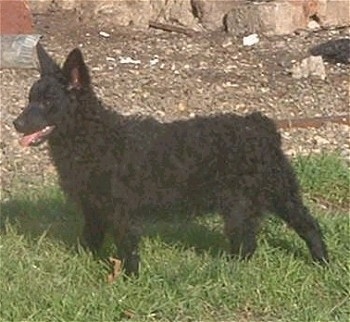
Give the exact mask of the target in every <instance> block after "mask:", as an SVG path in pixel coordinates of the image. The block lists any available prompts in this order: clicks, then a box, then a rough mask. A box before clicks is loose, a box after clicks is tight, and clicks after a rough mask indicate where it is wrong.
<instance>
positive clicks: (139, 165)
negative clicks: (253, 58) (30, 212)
mask: <svg viewBox="0 0 350 322" xmlns="http://www.w3.org/2000/svg"><path fill="white" fill-rule="evenodd" d="M38 56H39V60H40V67H41V78H40V79H39V80H38V81H37V82H36V83H35V84H34V85H33V86H32V88H31V90H30V94H29V104H28V106H27V107H26V108H25V109H24V111H23V112H22V113H21V115H20V116H19V117H18V118H17V119H16V120H15V121H14V126H15V128H16V129H17V131H18V132H21V133H23V134H24V136H23V138H22V139H21V144H22V145H23V146H31V145H37V144H39V143H41V142H43V141H44V140H46V139H47V140H48V144H49V149H50V153H51V156H52V160H53V162H54V164H55V166H56V168H57V172H58V174H59V177H60V182H61V186H62V188H63V190H64V191H65V193H66V194H67V195H68V196H69V197H70V198H72V199H73V200H74V201H75V202H76V203H77V204H78V205H79V206H80V208H81V210H82V212H83V214H84V217H85V227H84V236H85V240H86V242H87V245H88V246H89V247H90V248H91V249H92V250H93V251H96V250H98V249H99V248H100V246H101V245H102V242H103V238H104V235H105V231H106V228H107V227H112V228H113V234H114V237H115V241H116V243H117V247H118V252H119V257H120V258H121V259H122V260H123V263H124V268H125V270H126V272H127V273H134V272H137V270H138V263H139V256H138V243H139V239H140V236H141V232H140V217H141V216H142V215H143V214H147V213H149V215H152V212H153V211H155V210H157V211H159V210H160V211H167V210H171V209H172V207H174V205H175V204H177V203H178V202H181V204H184V206H185V207H186V208H185V209H187V211H189V212H193V211H197V212H198V211H199V212H202V213H205V212H208V211H217V212H219V213H220V214H221V215H222V216H223V218H224V223H225V233H226V235H227V237H228V239H229V241H230V245H231V252H232V254H238V255H241V256H242V257H243V258H249V257H250V256H251V255H252V254H253V253H254V251H255V248H256V234H257V231H258V224H259V221H260V219H262V217H263V213H265V212H272V213H274V214H276V215H277V216H279V217H280V218H282V219H283V220H284V221H286V222H287V223H288V224H289V225H290V226H291V227H292V228H294V229H295V231H296V232H297V233H298V234H299V236H300V237H301V238H303V239H304V240H305V242H306V244H307V246H308V247H309V249H310V252H311V255H312V257H313V259H314V260H316V261H319V262H327V261H328V255H327V250H326V246H325V243H324V242H323V238H322V234H321V231H320V227H319V225H318V223H317V222H316V221H315V219H314V218H313V217H312V216H311V215H310V213H309V211H308V209H307V208H306V207H305V206H304V205H303V202H302V198H301V196H300V193H299V187H298V183H297V180H296V176H295V174H294V172H293V169H292V167H291V165H290V163H289V162H288V160H287V158H286V157H285V155H284V154H283V152H282V150H281V139H280V135H279V134H278V132H277V130H276V127H275V124H274V123H273V121H272V120H270V119H268V118H267V117H265V116H263V115H261V114H260V113H252V114H250V115H248V116H246V117H241V116H236V115H219V116H211V117H196V118H194V119H191V120H186V121H176V122H172V123H168V124H162V123H159V122H157V121H156V120H154V119H153V118H136V117H126V116H122V115H120V114H118V113H116V112H112V111H110V110H108V109H106V108H104V106H103V104H102V103H101V102H100V101H99V100H98V99H97V98H96V96H95V94H94V92H93V89H92V86H91V84H90V76H89V72H88V69H87V67H86V65H85V63H84V60H83V57H82V54H81V52H80V51H79V50H78V49H74V50H73V51H72V52H71V53H70V54H69V55H68V58H67V60H66V62H65V63H64V65H63V67H62V69H61V68H60V67H59V66H58V65H57V64H56V63H55V62H54V61H53V60H52V59H51V58H50V57H49V56H48V55H47V53H46V52H45V51H44V49H43V48H42V47H41V46H40V45H39V46H38Z"/></svg>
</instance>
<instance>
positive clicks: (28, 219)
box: [0, 191, 226, 256]
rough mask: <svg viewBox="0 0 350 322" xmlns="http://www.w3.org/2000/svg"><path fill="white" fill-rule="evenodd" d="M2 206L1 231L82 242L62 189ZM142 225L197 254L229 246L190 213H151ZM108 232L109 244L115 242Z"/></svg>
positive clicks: (68, 243) (73, 244)
mask: <svg viewBox="0 0 350 322" xmlns="http://www.w3.org/2000/svg"><path fill="white" fill-rule="evenodd" d="M0 207H1V208H0V209H1V220H0V223H1V226H0V227H1V231H5V230H6V224H11V225H13V226H15V227H16V231H17V232H18V233H19V234H22V235H24V236H26V237H28V238H31V239H34V240H35V239H37V238H39V237H40V236H42V235H43V234H44V233H45V234H46V236H47V237H49V238H52V239H55V240H58V241H60V242H63V243H64V244H65V245H66V246H67V247H69V248H71V247H74V248H75V247H77V246H78V244H79V239H80V236H81V232H82V227H83V217H82V215H80V214H79V213H78V211H77V209H75V207H74V206H72V205H71V204H70V203H68V202H66V201H65V199H64V197H63V196H62V195H61V193H60V192H56V191H48V192H46V193H44V195H33V196H25V197H12V198H11V199H9V200H7V201H5V202H1V204H0ZM165 217H166V219H165ZM143 224H144V236H148V237H150V238H151V239H152V237H153V238H154V237H159V238H160V239H161V240H162V241H164V242H165V243H167V244H169V245H179V246H181V247H184V248H193V249H195V250H196V251H197V252H198V253H202V252H209V253H210V254H211V255H213V256H218V255H219V254H221V253H222V252H223V251H224V250H225V247H226V241H225V238H224V236H223V235H222V233H221V231H213V230H211V229H210V228H209V227H207V225H204V224H201V223H198V222H197V221H196V220H190V218H189V217H188V216H187V215H183V214H178V213H177V214H176V215H169V216H164V215H160V214H157V213H154V214H153V213H152V218H150V217H146V216H144V218H143ZM109 235H110V234H109ZM109 235H108V236H107V238H106V243H107V244H109V243H112V242H111V240H112V238H111V237H110V236H109ZM103 252H105V250H103ZM109 255H110V254H109Z"/></svg>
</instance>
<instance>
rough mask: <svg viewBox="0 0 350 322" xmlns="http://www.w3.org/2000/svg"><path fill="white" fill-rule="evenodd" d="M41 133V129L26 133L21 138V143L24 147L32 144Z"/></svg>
mask: <svg viewBox="0 0 350 322" xmlns="http://www.w3.org/2000/svg"><path fill="white" fill-rule="evenodd" d="M40 135H41V131H38V132H34V133H32V134H28V135H25V136H24V137H22V138H21V139H20V140H19V144H20V145H21V146H23V147H28V146H30V145H31V144H32V143H33V142H35V140H36V139H37V138H39V137H40Z"/></svg>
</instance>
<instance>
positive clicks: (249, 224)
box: [221, 196, 260, 259]
mask: <svg viewBox="0 0 350 322" xmlns="http://www.w3.org/2000/svg"><path fill="white" fill-rule="evenodd" d="M228 200H229V202H227V201H224V202H223V203H222V206H221V208H222V209H221V213H222V215H223V218H224V231H225V235H226V236H227V238H228V240H229V242H230V247H231V250H230V251H231V254H232V255H233V256H239V257H240V258H242V259H249V258H250V257H251V256H252V255H253V254H254V252H255V249H256V247H257V241H256V235H257V233H258V229H259V222H260V219H259V214H258V212H256V210H255V209H254V208H255V207H254V206H253V203H252V202H251V201H250V200H249V199H248V198H246V197H244V196H240V197H239V198H235V200H232V199H228Z"/></svg>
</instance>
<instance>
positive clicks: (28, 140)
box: [19, 125, 55, 147]
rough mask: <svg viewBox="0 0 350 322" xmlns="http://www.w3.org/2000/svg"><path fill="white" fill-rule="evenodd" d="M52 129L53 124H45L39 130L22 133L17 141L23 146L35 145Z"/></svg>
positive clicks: (44, 138)
mask: <svg viewBox="0 0 350 322" xmlns="http://www.w3.org/2000/svg"><path fill="white" fill-rule="evenodd" d="M54 129H55V126H54V125H50V126H46V127H45V128H43V129H42V130H40V131H37V132H34V133H31V134H26V135H24V136H23V137H22V138H21V139H20V141H19V143H20V145H21V146H23V147H29V146H37V145H39V144H40V143H42V142H44V141H45V140H46V139H47V138H48V136H49V135H50V134H51V132H52V131H53V130H54Z"/></svg>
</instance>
